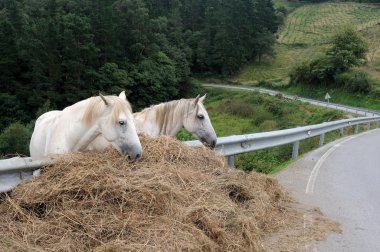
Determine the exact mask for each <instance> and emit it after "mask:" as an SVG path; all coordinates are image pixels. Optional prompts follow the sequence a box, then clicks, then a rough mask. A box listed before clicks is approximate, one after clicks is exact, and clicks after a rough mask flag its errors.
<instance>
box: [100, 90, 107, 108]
mask: <svg viewBox="0 0 380 252" xmlns="http://www.w3.org/2000/svg"><path fill="white" fill-rule="evenodd" d="M99 96H100V98H102V100H103V101H104V103H105V104H106V106H108V101H107V100H106V97H104V96H103V95H102V94H101V93H100V92H99Z"/></svg>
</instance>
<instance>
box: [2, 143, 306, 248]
mask: <svg viewBox="0 0 380 252" xmlns="http://www.w3.org/2000/svg"><path fill="white" fill-rule="evenodd" d="M141 142H142V144H143V148H144V155H143V158H142V159H140V160H138V161H136V162H128V161H127V160H125V158H124V157H122V156H120V155H119V154H118V153H117V152H116V151H114V150H108V151H106V152H105V153H82V154H71V155H65V156H62V157H60V161H59V162H58V163H57V164H55V165H52V166H49V167H45V168H44V169H43V173H42V175H41V176H40V177H37V178H34V179H33V180H30V181H27V182H25V183H23V184H21V185H19V186H18V187H17V188H16V189H15V190H14V191H13V192H12V193H11V194H10V195H9V197H8V196H7V197H5V198H4V199H3V202H2V203H1V204H0V216H1V217H0V220H1V221H0V234H1V235H0V251H261V250H263V244H262V241H263V237H265V236H266V235H268V234H271V233H274V232H275V231H277V230H279V229H280V228H282V227H284V226H285V225H287V223H288V222H289V219H292V218H298V217H297V216H299V214H298V213H297V212H296V211H295V210H294V209H293V208H292V207H291V202H290V198H289V197H288V196H287V195H286V194H285V193H284V191H283V190H282V189H281V187H280V186H279V185H278V183H277V182H276V181H275V180H274V179H272V178H270V177H268V176H265V175H262V174H259V173H255V172H251V173H245V172H242V171H237V170H236V171H228V168H227V167H226V164H225V162H224V160H223V159H222V158H221V157H218V156H216V155H215V154H214V152H212V151H210V150H208V149H207V148H204V147H202V148H198V149H195V148H189V147H187V146H185V145H183V144H182V143H181V142H179V141H177V140H175V139H173V138H170V137H160V138H155V139H153V138H148V137H145V136H142V137H141Z"/></svg>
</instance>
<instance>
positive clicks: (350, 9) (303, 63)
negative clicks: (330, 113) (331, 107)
mask: <svg viewBox="0 0 380 252" xmlns="http://www.w3.org/2000/svg"><path fill="white" fill-rule="evenodd" d="M275 2H276V4H275V5H277V6H285V7H286V5H284V4H283V3H282V1H275ZM312 2H313V1H311V3H310V4H309V3H305V2H303V5H302V6H298V7H296V8H293V9H291V10H292V11H291V12H289V13H288V14H287V17H286V19H285V21H284V25H282V26H281V28H280V29H279V31H278V33H277V43H276V45H275V47H274V53H275V57H268V56H266V57H264V58H262V60H261V62H258V61H256V62H253V63H252V64H250V65H247V66H245V67H244V68H243V69H242V71H241V72H240V73H239V74H237V75H235V76H234V77H233V78H231V81H233V82H235V83H240V84H243V85H252V86H261V87H266V88H271V89H278V90H281V91H283V92H286V93H291V94H295V95H298V96H304V97H310V98H314V99H318V100H323V99H324V96H325V94H326V93H327V92H328V93H329V94H330V95H332V99H331V101H332V102H336V103H342V104H347V105H351V106H357V107H364V108H369V109H375V110H379V109H380V105H379V104H380V43H379V42H378V41H380V6H379V5H378V4H371V3H354V2H352V3H347V2H344V3H339V2H338V3H336V2H335V3H331V2H321V3H314V4H313V3H312ZM347 24H349V26H347ZM350 29H351V32H349V31H348V30H350ZM344 32H346V37H344V35H343V36H342V34H343V33H344ZM339 36H340V38H339ZM350 43H351V46H353V47H351V48H349V47H350V46H347V45H348V44H350ZM337 44H338V46H336V45H337ZM354 47H356V48H354ZM359 47H360V48H361V49H360V50H361V53H359V54H360V55H359V54H357V52H358V51H356V52H354V51H355V50H356V49H358V48H359ZM334 50H335V51H334ZM333 51H334V52H333ZM348 51H350V52H349V54H351V55H348V54H346V53H347V52H348ZM363 51H364V54H363ZM351 56H354V58H352V57H351ZM352 60H353V61H352ZM346 63H347V64H346Z"/></svg>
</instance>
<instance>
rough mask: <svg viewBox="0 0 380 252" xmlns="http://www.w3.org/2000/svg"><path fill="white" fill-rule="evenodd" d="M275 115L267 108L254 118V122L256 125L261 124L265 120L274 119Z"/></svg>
mask: <svg viewBox="0 0 380 252" xmlns="http://www.w3.org/2000/svg"><path fill="white" fill-rule="evenodd" d="M273 119H274V116H273V114H272V113H270V112H269V111H266V110H262V111H260V112H259V113H257V115H256V116H255V117H254V118H253V119H252V124H253V125H255V126H259V125H261V124H262V123H263V122H264V121H269V120H273Z"/></svg>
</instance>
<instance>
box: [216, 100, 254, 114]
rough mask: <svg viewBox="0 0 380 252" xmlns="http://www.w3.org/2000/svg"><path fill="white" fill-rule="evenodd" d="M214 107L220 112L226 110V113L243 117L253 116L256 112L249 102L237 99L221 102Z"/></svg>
mask: <svg viewBox="0 0 380 252" xmlns="http://www.w3.org/2000/svg"><path fill="white" fill-rule="evenodd" d="M215 109H216V111H218V112H220V113H226V112H227V113H228V114H231V115H236V116H240V117H245V118H247V117H248V118H250V117H253V116H255V115H256V114H257V113H258V112H257V110H256V109H255V108H254V107H252V106H251V105H250V104H247V103H245V102H243V101H238V100H233V101H227V102H224V103H221V104H219V105H218V106H217V107H216V108H215Z"/></svg>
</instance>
